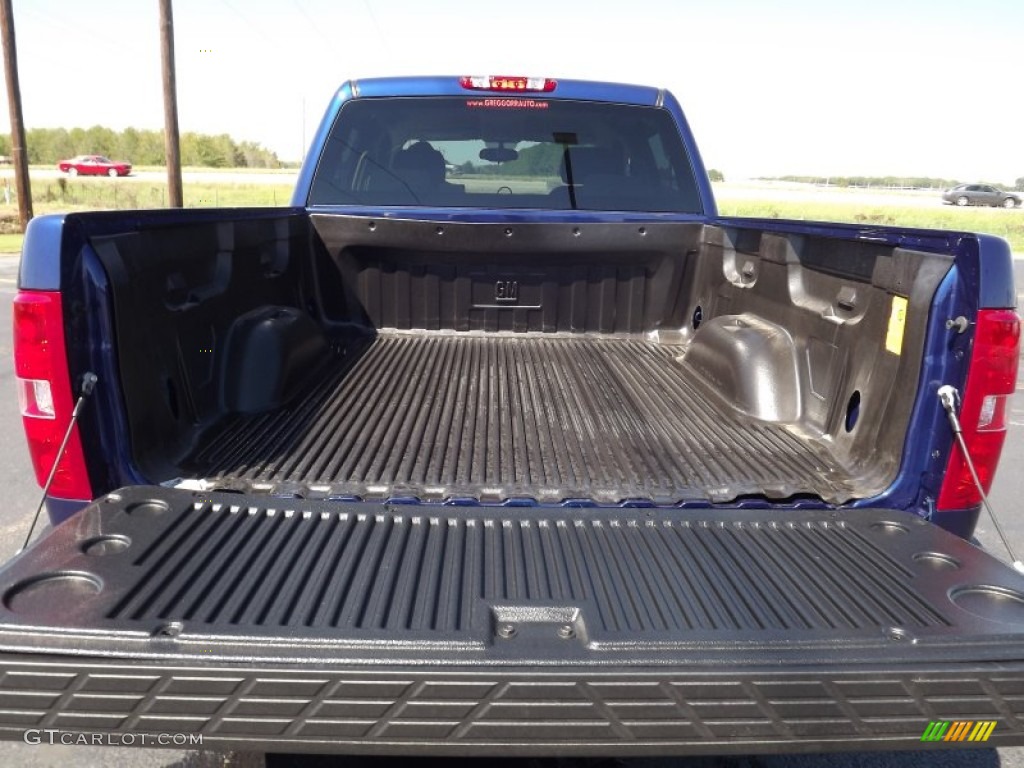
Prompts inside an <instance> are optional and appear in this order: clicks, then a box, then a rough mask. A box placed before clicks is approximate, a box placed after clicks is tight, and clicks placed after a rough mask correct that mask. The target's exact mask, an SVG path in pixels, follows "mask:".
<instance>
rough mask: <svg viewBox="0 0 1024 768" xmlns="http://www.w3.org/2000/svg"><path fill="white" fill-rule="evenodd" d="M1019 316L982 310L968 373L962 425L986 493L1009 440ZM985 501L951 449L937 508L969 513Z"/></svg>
mask: <svg viewBox="0 0 1024 768" xmlns="http://www.w3.org/2000/svg"><path fill="white" fill-rule="evenodd" d="M1019 360H1020V318H1019V317H1018V316H1017V313H1016V312H1014V311H1013V310H1012V309H983V310H980V311H979V312H978V322H977V325H976V327H975V331H974V348H973V350H972V351H971V365H970V368H969V369H968V371H967V385H966V387H965V388H964V396H963V403H962V404H961V406H960V426H961V428H962V429H963V433H964V442H966V443H967V450H968V451H969V452H970V454H971V458H972V459H973V460H974V467H975V469H976V470H977V471H978V479H979V480H981V484H982V486H983V487H984V488H985V493H986V494H987V493H988V492H989V489H990V488H991V487H992V478H993V476H994V475H995V471H996V464H997V463H998V462H999V454H1000V453H1001V452H1002V450H1003V441H1004V440H1005V439H1006V403H1007V400H1009V398H1010V396H1011V395H1012V394H1013V391H1014V387H1015V386H1016V383H1017V364H1018V361H1019ZM980 503H981V494H980V493H978V489H977V487H976V486H975V485H974V480H973V479H972V478H971V473H970V470H969V469H968V468H967V463H966V462H965V461H964V457H963V454H962V453H961V452H960V447H959V446H958V445H956V444H954V446H953V452H952V453H951V454H950V455H949V463H948V464H947V465H946V475H945V477H944V478H943V481H942V490H941V491H940V492H939V501H938V509H940V510H955V509H969V508H971V507H975V506H977V505H978V504H980Z"/></svg>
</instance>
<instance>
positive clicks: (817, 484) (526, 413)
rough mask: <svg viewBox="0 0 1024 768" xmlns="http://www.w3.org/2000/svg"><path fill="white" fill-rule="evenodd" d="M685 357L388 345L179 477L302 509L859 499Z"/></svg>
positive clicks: (231, 431) (507, 341)
mask: <svg viewBox="0 0 1024 768" xmlns="http://www.w3.org/2000/svg"><path fill="white" fill-rule="evenodd" d="M682 352H683V348H682V347H680V346H669V345H664V344H658V343H653V342H649V341H645V340H643V339H638V338H636V337H632V338H629V337H620V338H616V337H600V336H596V335H592V336H580V335H575V336H568V335H565V336H553V335H551V334H548V335H539V334H538V335H526V334H520V335H502V334H489V335H484V334H454V333H423V332H418V333H417V332H413V333H396V332H382V333H381V334H380V335H378V336H376V337H374V338H373V339H372V340H368V341H367V342H366V345H365V346H364V347H362V348H357V349H356V350H355V351H354V352H352V353H351V354H348V355H347V356H345V357H343V358H341V359H338V360H337V361H335V362H333V363H331V364H329V365H328V367H326V368H322V369H321V370H320V371H318V372H317V373H316V375H315V376H313V377H311V378H312V381H311V382H310V385H309V388H308V389H307V390H306V391H305V392H303V393H302V394H301V395H299V396H297V397H295V398H293V405H292V406H290V407H285V408H282V409H279V410H277V411H274V412H270V413H265V414H259V415H255V416H235V417H233V418H232V419H231V420H230V421H229V422H228V423H227V425H226V426H225V427H224V428H223V429H222V430H220V431H218V432H217V433H215V434H214V435H213V436H212V438H210V439H208V440H207V441H206V443H205V444H204V446H203V447H202V448H201V449H200V450H199V451H198V452H196V454H195V455H194V456H193V457H192V458H191V459H190V460H188V461H186V462H185V463H184V467H183V470H182V471H183V472H185V473H187V474H189V475H190V476H191V477H199V478H204V479H209V480H210V481H211V483H212V484H213V485H214V486H215V487H218V488H229V489H230V488H235V489H240V490H246V491H252V490H263V491H266V490H271V491H274V492H278V493H296V494H299V495H302V496H305V497H308V496H313V497H317V496H319V497H324V496H355V497H360V498H379V499H386V498H389V497H403V496H404V497H415V498H418V499H420V500H444V499H449V498H456V499H476V500H496V501H500V500H504V499H509V498H517V497H518V498H522V497H526V498H531V499H536V500H539V501H542V502H547V503H558V502H561V501H564V500H567V499H582V500H593V501H596V502H598V503H605V504H607V503H613V504H614V503H620V502H622V501H627V500H643V501H649V502H653V503H655V504H675V503H678V502H680V501H687V500H695V499H701V500H712V501H730V500H732V499H735V498H737V497H740V496H743V495H746V494H757V495H763V496H767V497H769V498H775V499H778V498H788V497H791V496H795V495H799V494H809V495H815V496H818V497H821V498H824V499H826V500H828V501H833V502H837V503H841V502H843V501H847V500H848V499H850V498H851V497H852V496H853V495H854V494H853V491H852V485H853V480H852V478H851V477H850V476H849V474H848V473H846V472H844V471H843V468H842V466H841V465H839V463H838V462H837V461H836V460H835V459H834V458H833V457H831V456H830V454H829V449H828V446H827V443H826V442H825V441H824V440H816V439H815V438H813V437H812V436H809V435H800V436H798V435H797V434H795V433H794V432H792V431H790V430H789V429H787V428H786V426H784V425H781V424H773V423H769V422H764V421H758V420H756V419H752V418H750V417H747V416H745V415H744V414H742V413H740V412H738V411H737V410H736V409H735V408H732V407H730V406H729V405H727V404H726V403H725V401H723V400H721V399H719V398H716V397H715V395H714V393H713V391H712V390H710V389H709V388H708V385H707V384H706V383H704V382H702V381H701V380H700V377H699V376H698V375H696V374H695V373H694V372H693V371H690V370H687V369H686V368H685V367H684V366H683V365H682V364H681V362H680V360H679V358H680V356H681V354H682ZM736 375H742V372H741V371H737V373H736Z"/></svg>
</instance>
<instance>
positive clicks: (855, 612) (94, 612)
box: [0, 487, 1024, 755]
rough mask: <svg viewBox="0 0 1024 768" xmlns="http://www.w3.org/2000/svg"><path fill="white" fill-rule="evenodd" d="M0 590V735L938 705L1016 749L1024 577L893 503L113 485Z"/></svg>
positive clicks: (864, 711) (293, 735) (740, 743)
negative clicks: (428, 495)
mask: <svg viewBox="0 0 1024 768" xmlns="http://www.w3.org/2000/svg"><path fill="white" fill-rule="evenodd" d="M0 589H2V594H3V605H2V609H0V735H2V736H4V737H6V738H21V737H22V734H23V733H24V731H25V730H26V729H41V728H52V729H60V730H62V731H78V732H84V731H87V732H90V733H95V732H99V733H140V732H166V733H201V734H203V742H204V745H205V746H206V747H218V746H219V747H225V748H226V747H233V746H238V745H240V744H244V745H246V746H247V747H248V748H253V749H260V750H268V751H269V750H277V751H281V750H284V751H336V752H367V753H374V752H375V753H381V754H385V753H393V754H413V753H415V754H428V753H433V754H459V755H486V754H491V755H499V754H500V755H516V754H518V755H526V754H559V755H568V754H577V755H586V754H591V755H612V754H618V755H637V754H684V753H693V754H710V753H716V752H717V753H726V752H731V753H743V752H773V751H775V752H781V751H792V750H800V751H806V750H808V749H812V748H813V749H825V750H827V749H835V750H840V749H852V748H858V749H864V748H876V749H900V748H921V747H922V746H928V745H922V737H923V736H924V735H925V731H926V729H928V728H929V726H930V724H931V723H935V722H940V721H942V722H949V723H950V724H951V725H952V726H953V727H952V729H946V730H944V731H943V732H944V733H947V732H948V733H953V732H958V733H959V732H960V731H962V732H963V733H964V734H965V740H964V742H963V743H964V745H975V746H980V745H981V744H982V742H980V741H977V740H975V741H969V740H967V739H968V738H969V736H970V735H972V734H973V735H974V736H976V737H977V738H981V737H982V736H983V735H984V733H985V731H986V730H987V731H988V732H989V736H988V739H987V741H986V742H984V743H985V744H986V745H988V746H992V745H1007V744H1020V743H1024V577H1022V576H1020V575H1019V574H1017V573H1015V572H1014V571H1012V570H1011V569H1010V568H1008V567H1006V566H1004V565H1003V564H1001V563H1000V562H998V561H996V560H995V559H993V558H992V557H990V556H989V555H987V554H986V553H984V552H982V551H980V550H978V549H976V548H974V547H972V546H970V545H969V544H967V543H966V542H964V541H962V540H960V539H957V538H955V537H953V536H951V535H949V534H947V533H946V532H944V531H942V530H940V529H939V528H937V527H935V526H933V525H930V524H928V523H926V522H925V521H923V520H921V519H918V518H916V517H913V516H910V515H906V514H901V513H895V512H890V511H883V510H855V511H845V512H842V513H837V512H832V511H821V510H789V511H785V510H777V509H775V510H768V509H736V510H720V509H715V510H708V509H661V508H616V509H601V508H571V507H566V508H559V507H484V506H465V507H459V506H424V505H417V506H402V505H394V504H390V505H387V504H369V503H358V504H357V503H344V502H314V501H304V500H298V499H281V498H270V497H255V496H239V495H232V494H217V493H214V494H201V493H194V492H190V491H182V490H170V489H164V488H153V487H138V488H131V489H124V490H121V491H119V492H117V493H115V494H111V495H109V496H107V497H105V498H103V499H101V500H99V501H98V502H97V503H95V504H93V505H91V506H90V507H88V508H87V509H86V510H85V511H84V512H82V513H81V514H79V515H76V516H75V517H74V518H72V519H71V520H69V521H68V522H66V523H65V524H63V525H62V526H60V527H59V528H57V529H55V530H53V531H51V532H50V533H49V534H48V535H46V536H45V537H44V538H42V539H41V540H40V541H39V542H37V543H36V544H35V545H34V546H33V547H31V548H30V549H29V550H27V551H26V552H24V553H23V554H22V555H20V556H19V557H17V558H16V559H15V560H13V561H11V562H10V563H8V564H7V565H6V566H5V567H4V569H3V570H2V571H0ZM964 722H970V723H972V726H971V727H970V728H966V729H965V728H963V727H960V726H958V725H957V724H959V723H964ZM982 723H984V724H990V723H995V725H994V726H993V727H989V726H988V725H985V727H984V728H982V727H981V726H980V725H977V724H982ZM957 729H959V730H957ZM931 733H932V735H934V733H937V731H936V730H934V729H933V730H932V731H931ZM943 738H945V737H943ZM942 745H944V746H949V745H950V742H949V741H945V742H942Z"/></svg>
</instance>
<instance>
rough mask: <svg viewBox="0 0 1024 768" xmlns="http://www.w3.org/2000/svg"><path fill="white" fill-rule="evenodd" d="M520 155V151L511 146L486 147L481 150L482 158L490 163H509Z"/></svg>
mask: <svg viewBox="0 0 1024 768" xmlns="http://www.w3.org/2000/svg"><path fill="white" fill-rule="evenodd" d="M518 157H519V153H518V152H516V151H515V150H514V149H512V148H511V147H484V148H483V149H481V150H480V159H481V160H486V161H488V162H490V163H508V162H511V161H513V160H516V159H517V158H518Z"/></svg>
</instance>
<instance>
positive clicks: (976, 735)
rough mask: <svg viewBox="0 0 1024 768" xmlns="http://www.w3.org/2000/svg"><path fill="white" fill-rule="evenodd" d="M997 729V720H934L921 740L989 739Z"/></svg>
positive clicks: (976, 740)
mask: <svg viewBox="0 0 1024 768" xmlns="http://www.w3.org/2000/svg"><path fill="white" fill-rule="evenodd" d="M995 729H996V721H995V720H978V721H974V720H954V721H952V722H950V721H949V720H933V721H932V722H930V723H928V727H927V728H925V729H924V733H922V734H921V741H975V742H978V741H988V737H989V736H991V735H992V731H994V730H995Z"/></svg>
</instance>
